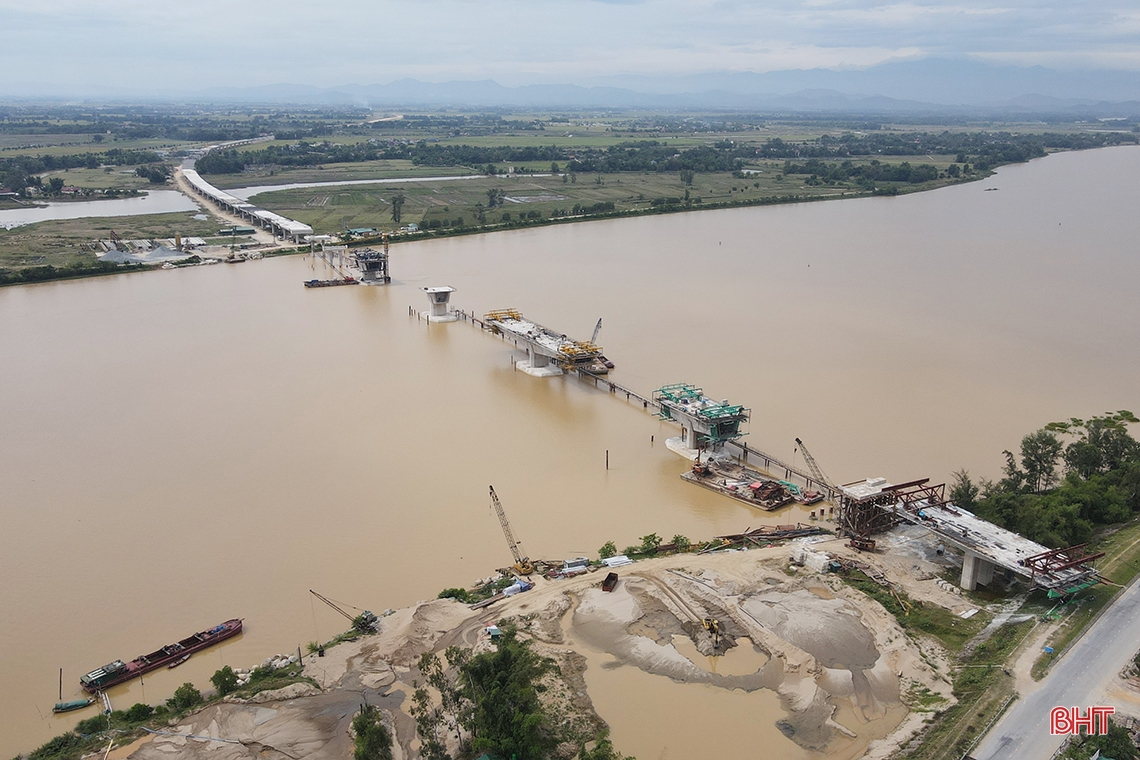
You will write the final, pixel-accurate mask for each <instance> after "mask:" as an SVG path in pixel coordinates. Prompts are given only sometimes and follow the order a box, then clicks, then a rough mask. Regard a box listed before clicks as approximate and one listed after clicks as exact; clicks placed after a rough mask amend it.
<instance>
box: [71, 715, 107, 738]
mask: <svg viewBox="0 0 1140 760" xmlns="http://www.w3.org/2000/svg"><path fill="white" fill-rule="evenodd" d="M75 730H76V732H77V733H80V734H83V735H84V736H86V735H88V734H97V733H99V732H100V731H106V730H107V716H106V715H94V716H92V717H90V718H84V719H83V720H81V721H79V722H78V723H77V724H75Z"/></svg>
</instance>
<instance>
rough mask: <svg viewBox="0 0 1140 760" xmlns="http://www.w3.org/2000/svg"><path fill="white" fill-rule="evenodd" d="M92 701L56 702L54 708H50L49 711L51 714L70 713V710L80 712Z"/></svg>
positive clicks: (92, 700)
mask: <svg viewBox="0 0 1140 760" xmlns="http://www.w3.org/2000/svg"><path fill="white" fill-rule="evenodd" d="M94 701H95V700H94V699H73V700H71V701H70V702H56V703H55V707H53V708H51V711H52V712H53V713H65V712H71V711H72V710H82V709H83V708H84V707H87V705H89V704H91V703H93V702H94Z"/></svg>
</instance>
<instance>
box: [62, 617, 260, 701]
mask: <svg viewBox="0 0 1140 760" xmlns="http://www.w3.org/2000/svg"><path fill="white" fill-rule="evenodd" d="M241 627H242V621H241V620H240V619H238V618H235V619H233V620H227V621H226V622H224V623H220V624H218V625H216V626H214V627H213V628H210V629H209V630H205V631H201V632H199V633H195V634H194V635H193V636H189V637H187V638H185V639H182V640H181V641H178V642H175V643H173V644H167V645H166V646H164V647H163V648H162V649H158V650H155V651H154V652H151V653H149V654H143V655H139V656H138V657H136V658H135V659H133V660H131V661H130V662H126V663H124V662H123V661H122V660H115V661H114V662H111V663H108V664H107V665H104V666H103V667H101V668H96V669H95V670H92V671H91V672H90V673H88V674H87V675H85V676H82V677H80V679H79V685H80V686H82V687H83V688H84V689H86V690H87V691H88V692H91V693H92V694H93V693H95V692H98V691H102V690H103V689H109V688H110V687H112V686H115V685H117V684H121V683H124V682H126V681H130V680H131V679H132V678H138V677H139V676H141V675H143V674H144V673H149V672H150V671H152V670H155V669H156V668H161V667H163V666H165V665H169V664H170V663H172V662H176V661H178V660H180V659H182V658H184V657H188V656H190V655H192V654H194V653H195V652H197V651H199V650H202V649H205V648H207V647H212V646H214V645H215V644H220V643H221V642H223V641H225V640H226V639H228V638H231V637H233V636H236V635H238V634H239V633H241Z"/></svg>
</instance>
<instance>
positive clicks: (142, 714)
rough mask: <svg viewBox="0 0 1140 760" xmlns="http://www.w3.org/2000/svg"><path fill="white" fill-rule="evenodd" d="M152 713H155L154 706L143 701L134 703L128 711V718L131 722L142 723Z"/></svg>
mask: <svg viewBox="0 0 1140 760" xmlns="http://www.w3.org/2000/svg"><path fill="white" fill-rule="evenodd" d="M152 715H154V708H153V707H151V706H150V705H148V704H144V703H142V702H136V703H134V704H133V705H131V706H130V709H128V710H127V712H126V718H127V720H129V721H130V722H131V723H142V722H143V721H144V720H146V719H148V718H149V717H150V716H152Z"/></svg>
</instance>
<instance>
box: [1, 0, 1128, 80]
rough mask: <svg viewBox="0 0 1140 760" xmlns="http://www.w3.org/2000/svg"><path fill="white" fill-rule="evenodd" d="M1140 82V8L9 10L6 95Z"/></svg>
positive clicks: (159, 3)
mask: <svg viewBox="0 0 1140 760" xmlns="http://www.w3.org/2000/svg"><path fill="white" fill-rule="evenodd" d="M929 55H940V56H943V55H955V56H969V57H972V58H978V59H983V60H991V61H1000V62H1004V63H1016V64H1041V65H1044V66H1048V67H1051V68H1062V69H1101V68H1108V69H1127V70H1132V71H1136V70H1140V3H1137V2H1136V0H1130V1H1128V2H1125V1H1122V0H1040V1H1038V2H1030V1H1029V0H960V1H958V2H931V1H925V2H924V1H923V0H900V1H898V2H890V1H888V2H877V1H876V0H758V1H749V0H479V1H476V0H414V1H413V0H404V1H403V2H399V3H394V2H385V1H381V2H375V1H371V2H370V1H367V0H324V2H311V1H308V0H238V1H237V2H234V1H233V0H225V1H224V2H223V1H222V0H197V1H196V2H174V1H172V0H0V64H2V66H3V69H2V70H3V71H4V74H3V77H2V78H0V93H6V94H29V93H44V94H47V93H58V92H67V93H79V92H83V91H85V90H89V89H115V90H119V89H132V90H137V91H152V92H153V91H162V90H165V89H171V90H187V89H196V88H200V87H211V86H218V85H236V86H251V85H261V84H273V83H281V82H289V83H297V84H308V85H316V86H334V85H341V84H348V83H356V84H373V83H386V82H390V81H393V80H396V79H400V78H403V77H413V78H417V79H422V80H426V81H446V80H451V79H484V78H489V79H495V80H497V81H499V82H500V83H502V84H506V85H519V84H531V83H539V82H542V83H551V82H559V83H576V84H590V83H592V82H594V81H596V79H595V78H597V77H603V76H606V75H612V74H658V73H664V74H680V73H695V72H711V71H757V72H765V71H773V70H782V69H798V68H817V67H826V68H851V67H866V66H871V65H874V64H877V63H881V62H884V61H889V60H898V59H908V58H915V57H921V56H929Z"/></svg>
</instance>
